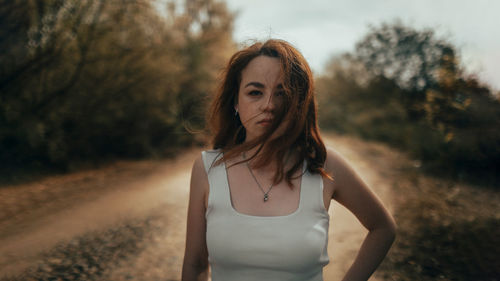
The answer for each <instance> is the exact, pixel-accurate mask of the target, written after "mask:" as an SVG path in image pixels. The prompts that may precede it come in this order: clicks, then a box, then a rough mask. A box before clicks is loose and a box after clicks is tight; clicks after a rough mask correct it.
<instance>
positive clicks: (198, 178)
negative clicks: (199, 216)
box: [191, 154, 209, 206]
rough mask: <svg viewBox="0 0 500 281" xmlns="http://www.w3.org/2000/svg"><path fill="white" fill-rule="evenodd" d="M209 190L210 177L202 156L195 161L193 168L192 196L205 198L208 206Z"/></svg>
mask: <svg viewBox="0 0 500 281" xmlns="http://www.w3.org/2000/svg"><path fill="white" fill-rule="evenodd" d="M208 190H209V187H208V176H207V172H206V171H205V165H204V164H203V159H202V156H201V154H200V155H199V156H198V157H196V159H195V160H194V163H193V168H192V170H191V195H192V196H194V197H203V199H204V201H205V206H206V205H207V198H208Z"/></svg>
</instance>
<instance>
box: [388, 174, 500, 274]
mask: <svg viewBox="0 0 500 281" xmlns="http://www.w3.org/2000/svg"><path fill="white" fill-rule="evenodd" d="M401 172H402V174H401V175H398V180H397V181H396V184H395V188H396V190H397V191H398V192H400V193H401V194H404V196H398V197H397V199H396V200H395V202H396V205H395V208H396V210H395V219H396V222H397V225H398V235H397V239H396V243H395V244H394V245H393V247H392V248H391V250H390V253H389V255H388V256H387V258H386V259H385V260H384V262H383V263H382V265H381V268H380V271H379V274H381V275H382V276H384V279H386V280H408V281H409V280H463V281H467V280H485V281H486V280H498V276H500V260H499V259H498V256H499V254H500V216H499V209H500V208H499V205H498V200H499V199H500V197H499V196H500V194H499V193H498V192H497V191H496V190H494V189H489V190H487V189H479V188H478V186H472V185H468V184H457V183H455V182H453V181H447V180H443V179H438V178H432V177H422V175H421V174H420V173H419V172H418V170H416V169H414V168H409V167H406V168H402V169H401Z"/></svg>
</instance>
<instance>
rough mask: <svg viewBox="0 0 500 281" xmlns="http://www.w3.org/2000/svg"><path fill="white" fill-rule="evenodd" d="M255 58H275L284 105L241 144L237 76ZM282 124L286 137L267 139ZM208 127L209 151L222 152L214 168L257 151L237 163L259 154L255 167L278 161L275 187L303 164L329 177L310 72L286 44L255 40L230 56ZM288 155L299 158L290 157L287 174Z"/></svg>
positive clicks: (298, 55)
mask: <svg viewBox="0 0 500 281" xmlns="http://www.w3.org/2000/svg"><path fill="white" fill-rule="evenodd" d="M258 56H268V57H272V58H277V59H279V61H280V67H281V72H282V77H283V85H282V86H283V91H284V97H285V99H284V100H285V102H284V104H283V106H282V107H281V108H280V109H279V110H278V112H277V113H276V116H275V117H274V118H273V124H272V125H271V126H270V128H269V129H268V130H267V131H266V132H265V133H264V134H262V135H261V136H260V137H258V138H256V139H255V140H253V141H248V142H244V141H245V137H246V132H245V128H244V127H243V125H242V123H241V120H240V118H239V116H238V115H235V105H236V104H237V99H238V92H239V87H240V83H241V79H242V77H241V73H242V71H243V69H244V68H245V67H246V66H247V65H248V64H249V63H250V61H251V60H253V59H254V58H256V57H258ZM283 120H286V122H285V123H284V124H286V128H285V130H284V133H283V134H281V135H279V136H276V137H273V138H271V135H272V134H273V132H274V130H276V129H277V128H278V126H279V125H280V123H281V122H282V121H283ZM208 125H209V128H210V130H211V132H212V135H213V139H212V145H213V148H214V149H220V150H221V152H222V153H223V156H222V158H220V159H219V161H218V162H216V164H219V163H221V162H222V161H225V160H228V159H232V158H234V157H236V156H238V155H239V154H240V153H243V152H245V151H248V150H250V149H252V148H255V147H257V148H258V149H257V152H256V153H255V154H254V155H250V156H249V157H247V159H246V160H243V161H240V162H238V163H236V164H239V163H242V162H245V161H249V160H252V159H253V158H255V156H256V155H257V154H259V157H258V158H256V161H255V163H254V165H255V167H256V168H258V167H263V166H264V165H265V164H266V163H269V162H270V161H273V160H274V161H276V163H277V171H276V173H275V176H274V182H275V183H279V182H280V181H282V180H283V179H285V180H286V181H287V183H288V184H289V185H291V180H292V178H293V175H294V174H295V172H296V171H297V170H299V169H301V167H302V163H303V162H304V160H306V162H307V170H309V171H310V172H312V173H319V174H321V175H322V176H325V177H328V178H331V177H330V176H329V175H327V174H326V172H325V170H324V169H323V164H324V163H325V160H326V148H325V145H324V143H323V140H322V139H321V136H320V133H319V128H318V120H317V106H316V101H315V98H314V81H313V76H312V72H311V69H310V67H309V65H308V63H307V62H306V60H305V59H304V57H303V56H302V54H301V53H300V52H299V51H298V50H297V49H296V48H294V47H293V46H292V45H291V44H290V43H288V42H286V41H283V40H277V39H270V40H267V41H265V42H257V43H254V44H253V45H251V46H249V47H246V48H244V49H242V50H240V51H238V52H236V53H235V54H234V55H233V56H232V57H231V59H230V60H229V63H228V64H227V66H226V68H225V70H224V72H223V75H222V78H221V79H220V84H219V87H218V89H217V92H216V93H215V97H214V99H213V102H212V105H211V108H210V111H209V112H208ZM290 151H294V152H297V155H298V157H294V158H290V159H289V161H293V163H292V165H291V166H290V168H289V169H288V170H286V171H285V170H284V168H285V163H284V161H285V159H287V157H288V155H289V154H288V153H289V152H290Z"/></svg>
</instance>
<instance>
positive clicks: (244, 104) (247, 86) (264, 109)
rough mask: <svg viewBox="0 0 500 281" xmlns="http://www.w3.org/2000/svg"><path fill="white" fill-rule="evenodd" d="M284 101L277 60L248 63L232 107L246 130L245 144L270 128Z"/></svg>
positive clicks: (258, 59)
mask: <svg viewBox="0 0 500 281" xmlns="http://www.w3.org/2000/svg"><path fill="white" fill-rule="evenodd" d="M283 98H284V90H283V78H282V75H281V68H280V61H279V59H277V58H272V57H268V56H258V57H256V58H254V59H253V60H251V61H250V63H249V64H248V65H247V66H246V67H245V68H244V69H243V71H242V72H241V83H240V87H239V91H238V103H237V104H236V105H235V109H236V110H237V111H238V114H239V116H240V120H241V123H242V124H243V127H245V130H246V139H245V141H248V140H252V139H254V138H256V137H259V136H260V135H262V134H263V133H264V132H265V131H266V130H267V129H269V128H270V126H271V125H272V121H273V119H274V118H275V117H276V115H277V114H278V112H279V110H280V108H281V106H282V105H283ZM281 125H282V124H281ZM280 127H282V126H280Z"/></svg>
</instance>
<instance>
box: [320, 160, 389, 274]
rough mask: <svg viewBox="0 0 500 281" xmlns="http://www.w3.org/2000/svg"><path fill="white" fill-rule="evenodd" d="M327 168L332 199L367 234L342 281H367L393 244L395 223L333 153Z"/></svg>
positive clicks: (348, 167) (346, 165) (351, 170)
mask: <svg viewBox="0 0 500 281" xmlns="http://www.w3.org/2000/svg"><path fill="white" fill-rule="evenodd" d="M326 169H327V172H328V173H329V174H330V175H332V176H333V181H334V182H333V184H334V192H333V196H332V198H333V199H334V200H336V201H337V202H339V203H340V204H342V205H343V206H345V207H346V208H347V209H348V210H349V211H351V212H352V213H353V214H354V215H355V216H356V217H357V218H358V220H359V221H360V222H361V224H362V225H363V226H364V227H365V228H366V229H368V231H369V233H368V235H367V236H366V238H365V240H364V241H363V244H362V245H361V248H360V250H359V252H358V255H357V256H356V259H355V260H354V263H353V264H352V265H351V267H350V268H349V270H348V271H347V273H346V275H345V276H344V278H343V280H344V281H351V280H368V278H370V276H371V275H372V274H373V272H374V271H375V269H377V267H378V265H379V264H380V263H381V262H382V260H383V259H384V257H385V256H386V254H387V251H389V248H390V247H391V245H392V243H393V242H394V238H395V236H396V224H395V222H394V219H393V218H392V216H391V215H390V214H389V212H388V211H387V210H386V208H385V207H384V206H383V205H382V203H381V202H380V200H379V199H378V198H377V196H376V195H375V194H374V193H373V192H372V191H371V190H370V189H369V188H368V187H367V186H366V184H365V183H364V182H363V180H361V178H360V177H359V176H358V175H357V174H356V172H354V170H353V169H352V168H351V167H350V165H349V164H347V162H346V161H345V160H344V159H342V157H340V156H339V155H338V154H337V153H335V152H334V151H332V150H328V154H327V160H326Z"/></svg>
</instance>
